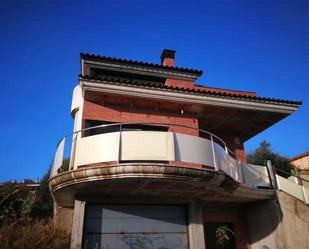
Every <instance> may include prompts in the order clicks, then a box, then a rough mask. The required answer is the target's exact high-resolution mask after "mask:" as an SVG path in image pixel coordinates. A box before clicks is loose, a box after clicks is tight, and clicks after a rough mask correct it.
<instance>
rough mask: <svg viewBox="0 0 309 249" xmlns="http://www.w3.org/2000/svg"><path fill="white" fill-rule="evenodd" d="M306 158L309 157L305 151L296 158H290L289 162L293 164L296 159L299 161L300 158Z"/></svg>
mask: <svg viewBox="0 0 309 249" xmlns="http://www.w3.org/2000/svg"><path fill="white" fill-rule="evenodd" d="M306 156H309V151H306V152H304V153H302V154H299V155H297V156H294V157H292V158H290V162H293V161H295V160H297V159H300V158H302V157H306Z"/></svg>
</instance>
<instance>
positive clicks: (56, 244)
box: [0, 219, 70, 249]
mask: <svg viewBox="0 0 309 249" xmlns="http://www.w3.org/2000/svg"><path fill="white" fill-rule="evenodd" d="M69 238H70V237H69V235H68V234H66V233H65V232H64V231H60V230H56V229H55V228H54V224H53V220H52V219H48V220H37V221H31V220H30V221H29V220H28V221H24V220H19V221H16V222H12V223H10V224H4V225H3V226H1V227H0V249H34V248H35V249H68V248H69V247H70V239H69Z"/></svg>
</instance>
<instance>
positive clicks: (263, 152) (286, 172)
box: [247, 140, 292, 178]
mask: <svg viewBox="0 0 309 249" xmlns="http://www.w3.org/2000/svg"><path fill="white" fill-rule="evenodd" d="M267 160H270V161H271V163H272V164H273V165H274V167H275V169H276V173H277V174H278V175H280V176H283V177H285V178H287V177H289V176H291V170H292V167H291V165H290V164H289V159H288V158H287V157H285V156H282V155H280V154H278V153H276V152H274V151H273V150H272V148H271V145H270V143H269V142H268V141H266V140H264V141H262V142H261V143H260V146H259V147H258V148H257V149H256V150H255V151H253V152H251V153H249V154H248V155H247V161H248V163H252V164H258V165H266V161H267Z"/></svg>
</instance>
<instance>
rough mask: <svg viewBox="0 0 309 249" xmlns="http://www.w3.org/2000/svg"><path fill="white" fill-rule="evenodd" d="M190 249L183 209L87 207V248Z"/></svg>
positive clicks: (143, 206) (167, 207)
mask: <svg viewBox="0 0 309 249" xmlns="http://www.w3.org/2000/svg"><path fill="white" fill-rule="evenodd" d="M90 248H91V249H92V248H96V249H112V248H117V249H145V248H147V249H148V248H149V249H187V248H188V239H187V225H186V214H185V208H184V207H183V206H165V205H151V206H150V205H87V207H86V215H85V223H84V236H83V249H90Z"/></svg>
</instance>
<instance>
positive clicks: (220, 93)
mask: <svg viewBox="0 0 309 249" xmlns="http://www.w3.org/2000/svg"><path fill="white" fill-rule="evenodd" d="M79 78H80V79H82V80H91V81H99V82H102V83H104V82H113V83H115V84H121V85H134V86H141V87H152V88H158V89H167V90H171V91H178V92H186V93H193V94H199V95H207V96H219V97H228V98H240V99H246V100H252V101H262V102H275V103H281V104H290V105H301V104H302V102H301V101H293V100H284V99H275V98H265V97H256V96H248V95H247V94H245V92H244V93H242V92H237V91H235V93H232V92H224V90H225V89H222V90H220V89H219V88H214V89H211V88H208V87H205V89H202V87H199V88H198V89H196V88H185V87H177V86H171V85H169V86H167V85H165V84H163V83H158V82H150V81H143V80H124V79H119V78H112V77H99V76H96V77H89V76H82V75H79Z"/></svg>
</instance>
